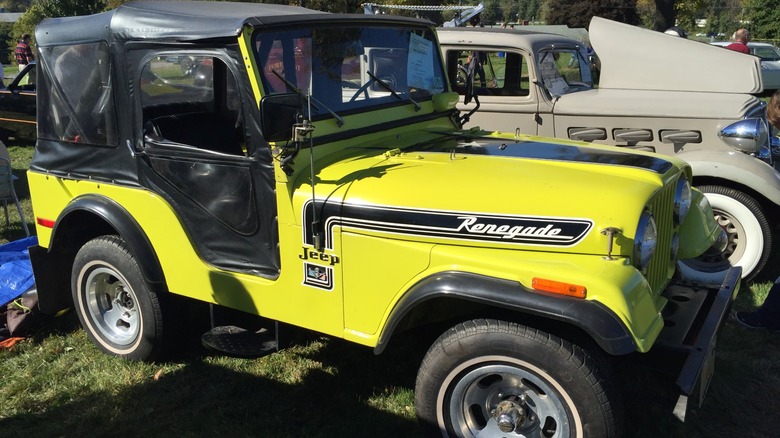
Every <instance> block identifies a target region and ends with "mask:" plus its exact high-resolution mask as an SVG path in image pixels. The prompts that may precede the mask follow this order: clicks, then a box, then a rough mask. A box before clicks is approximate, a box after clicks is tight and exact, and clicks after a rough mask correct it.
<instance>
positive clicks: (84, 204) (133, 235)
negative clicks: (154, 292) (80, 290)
mask: <svg viewBox="0 0 780 438" xmlns="http://www.w3.org/2000/svg"><path fill="white" fill-rule="evenodd" d="M76 211H83V212H88V213H91V214H93V215H95V216H97V217H99V218H100V219H102V220H103V221H105V222H106V223H107V224H108V225H109V226H111V227H112V228H113V229H114V230H116V232H117V234H119V236H121V237H122V239H124V240H125V242H127V245H128V247H129V248H130V252H131V253H132V254H133V257H135V259H136V261H137V262H138V266H139V267H140V268H141V272H142V273H143V276H144V278H145V279H146V281H148V282H149V283H151V284H156V283H158V284H159V283H163V282H165V276H164V275H163V271H162V266H161V265H160V261H159V260H158V258H157V254H156V253H155V252H154V249H153V247H152V242H151V241H150V240H149V238H148V237H147V235H146V233H145V232H144V231H143V228H141V226H140V225H139V224H138V222H136V220H135V219H134V218H133V216H132V215H131V214H130V212H128V211H127V210H126V209H125V208H124V207H122V206H121V205H119V204H118V203H117V202H115V201H113V200H111V199H109V198H105V197H103V196H97V195H84V196H80V197H78V198H76V199H75V200H74V201H73V202H71V203H70V204H68V206H67V207H65V208H64V209H63V210H62V212H61V213H60V215H59V217H58V218H57V221H56V222H55V225H54V229H52V242H54V243H55V244H56V242H57V240H58V236H59V231H60V229H59V227H60V225H61V224H63V223H67V220H66V218H67V217H68V216H69V215H71V214H72V213H74V212H76ZM63 232H67V231H65V230H63Z"/></svg>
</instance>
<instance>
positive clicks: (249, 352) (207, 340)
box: [200, 325, 279, 358]
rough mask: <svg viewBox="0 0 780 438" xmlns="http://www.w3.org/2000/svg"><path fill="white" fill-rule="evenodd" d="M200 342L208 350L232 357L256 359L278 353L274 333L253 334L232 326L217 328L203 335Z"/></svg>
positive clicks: (258, 332) (263, 330)
mask: <svg viewBox="0 0 780 438" xmlns="http://www.w3.org/2000/svg"><path fill="white" fill-rule="evenodd" d="M275 332H276V333H278V327H276V330H275ZM200 341H201V343H202V344H203V346H204V347H206V348H207V349H208V350H211V351H213V352H216V353H220V354H224V355H226V356H232V357H241V358H258V357H263V356H267V355H269V354H271V353H275V352H277V351H279V342H278V339H277V338H276V336H275V333H271V332H270V331H268V330H266V329H261V330H258V331H256V332H253V331H250V330H246V329H243V328H241V327H236V326H233V325H226V326H219V327H214V328H213V329H211V330H209V331H207V332H206V333H204V334H203V336H201V338H200Z"/></svg>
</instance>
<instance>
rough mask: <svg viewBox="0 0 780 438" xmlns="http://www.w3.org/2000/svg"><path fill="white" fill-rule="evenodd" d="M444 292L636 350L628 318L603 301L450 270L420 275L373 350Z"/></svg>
mask: <svg viewBox="0 0 780 438" xmlns="http://www.w3.org/2000/svg"><path fill="white" fill-rule="evenodd" d="M442 297H449V298H453V299H459V300H465V301H471V302H477V303H482V304H487V305H490V306H493V307H496V308H500V309H505V310H513V311H520V312H524V313H529V314H533V315H537V316H539V317H543V318H547V319H553V320H559V321H564V322H566V323H568V324H571V325H573V326H576V327H579V328H580V329H582V330H583V331H584V332H585V333H587V334H588V335H589V336H591V337H592V338H593V340H594V341H596V343H597V344H598V345H599V346H600V347H601V348H603V349H604V351H606V352H607V353H609V354H613V355H622V354H628V353H631V352H634V351H637V345H636V343H635V342H634V338H633V336H632V335H631V333H630V332H629V330H628V328H627V327H626V326H625V324H623V322H622V321H621V320H620V318H618V317H617V315H615V314H614V313H613V312H612V311H611V310H609V308H607V307H606V306H604V305H603V304H601V303H599V302H596V301H588V300H581V299H576V298H568V297H558V296H552V295H548V294H545V293H541V292H535V291H532V290H530V289H528V288H526V287H524V286H523V285H521V284H520V283H518V282H515V281H510V280H504V279H499V278H494V277H488V276H484V275H479V274H473V273H468V272H457V271H447V272H441V273H438V274H435V275H431V276H429V277H426V278H424V279H422V280H420V281H419V282H417V283H416V284H415V285H414V286H412V287H411V288H410V289H409V290H408V291H407V293H406V294H405V295H404V296H403V298H401V299H400V300H399V301H398V303H396V305H395V307H394V308H393V311H392V312H391V314H390V317H389V318H388V320H387V323H386V324H385V325H384V327H383V329H382V332H381V334H380V336H379V340H378V342H377V345H376V347H374V353H375V354H381V353H382V351H384V349H385V348H386V347H387V344H388V342H389V340H390V337H391V336H392V335H393V332H394V331H395V329H396V327H397V326H398V325H399V323H400V322H401V320H403V319H404V317H405V316H406V315H407V314H408V313H409V312H411V311H412V310H413V309H414V308H415V307H416V306H418V305H420V304H421V303H423V302H425V301H428V300H430V299H434V298H442Z"/></svg>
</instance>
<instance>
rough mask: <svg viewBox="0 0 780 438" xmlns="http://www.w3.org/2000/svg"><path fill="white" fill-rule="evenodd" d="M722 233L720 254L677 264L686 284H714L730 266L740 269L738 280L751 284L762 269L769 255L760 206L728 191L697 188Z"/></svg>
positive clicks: (769, 237) (769, 234)
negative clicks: (725, 240)
mask: <svg viewBox="0 0 780 438" xmlns="http://www.w3.org/2000/svg"><path fill="white" fill-rule="evenodd" d="M699 190H701V191H702V192H703V193H704V194H705V195H706V196H707V200H708V201H709V202H710V205H711V206H712V210H713V212H714V213H715V220H716V221H717V222H718V224H719V225H720V226H721V227H722V228H723V229H724V230H725V231H726V235H727V236H728V244H727V246H726V249H725V250H724V251H722V252H711V251H709V252H706V253H704V254H702V255H701V256H699V257H697V258H695V259H689V260H683V261H681V262H680V263H679V267H680V271H681V272H682V275H683V277H684V278H686V279H688V280H693V281H698V282H704V283H710V284H717V283H720V282H721V281H723V279H724V278H725V276H726V271H727V270H728V269H729V268H730V267H731V266H740V267H742V277H743V278H744V279H746V280H751V279H752V278H753V277H755V276H756V275H757V274H758V273H759V272H761V270H762V269H763V268H764V265H766V262H767V260H768V259H769V256H770V255H771V252H772V230H771V228H770V226H769V221H767V219H766V215H765V214H764V211H763V209H762V208H761V205H760V204H759V203H758V202H756V200H755V199H753V198H752V197H750V196H748V195H746V194H744V193H742V192H740V191H738V190H734V189H731V188H728V187H722V186H701V187H699Z"/></svg>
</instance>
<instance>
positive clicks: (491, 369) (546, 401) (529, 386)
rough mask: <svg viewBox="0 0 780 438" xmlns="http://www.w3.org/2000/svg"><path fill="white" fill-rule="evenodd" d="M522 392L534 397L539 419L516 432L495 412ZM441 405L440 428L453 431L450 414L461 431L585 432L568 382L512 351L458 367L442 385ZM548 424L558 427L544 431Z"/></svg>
mask: <svg viewBox="0 0 780 438" xmlns="http://www.w3.org/2000/svg"><path fill="white" fill-rule="evenodd" d="M450 389H451V391H450ZM448 394H449V395H448ZM519 396H523V397H525V398H526V399H527V400H528V402H527V404H528V406H529V412H531V413H532V415H533V416H534V417H536V421H528V422H527V423H526V424H525V425H524V426H522V427H518V429H516V430H515V431H513V432H508V433H507V432H502V431H500V430H499V428H498V425H497V424H496V421H495V419H492V418H491V417H490V413H491V411H492V409H494V408H495V406H496V405H497V404H498V403H499V402H500V401H502V400H505V399H507V398H508V397H519ZM436 406H437V417H438V421H439V428H440V430H442V431H446V430H447V427H446V423H447V422H448V421H447V419H449V422H450V423H451V426H452V428H453V429H454V430H455V433H456V434H457V435H458V436H464V437H534V436H539V437H541V436H545V437H549V436H551V437H569V436H572V432H573V431H574V432H575V434H574V436H577V437H582V425H581V421H580V419H579V415H578V411H577V408H576V406H575V405H574V402H573V401H572V399H571V397H570V396H569V395H568V393H567V392H566V391H565V390H564V389H563V387H561V386H560V384H558V382H557V381H556V380H555V379H554V378H553V377H552V376H550V375H549V374H548V373H547V372H545V371H543V370H541V369H539V368H538V367H536V366H534V365H531V364H530V363H528V362H525V361H522V360H518V359H516V358H511V357H507V356H483V357H479V358H475V359H472V360H470V361H467V362H464V363H463V364H461V365H460V366H458V367H457V368H455V369H453V370H452V371H451V372H450V373H449V375H448V376H447V378H446V379H445V380H444V382H443V384H442V387H441V388H440V390H439V394H438V397H437V402H436ZM567 411H568V412H571V416H572V418H574V422H573V423H572V422H571V421H570V419H569V415H568V414H567ZM545 425H547V427H548V428H549V427H553V430H554V431H553V433H552V434H549V433H548V434H542V426H545ZM551 425H552V426H551ZM548 432H549V431H548ZM445 436H446V432H445Z"/></svg>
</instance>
